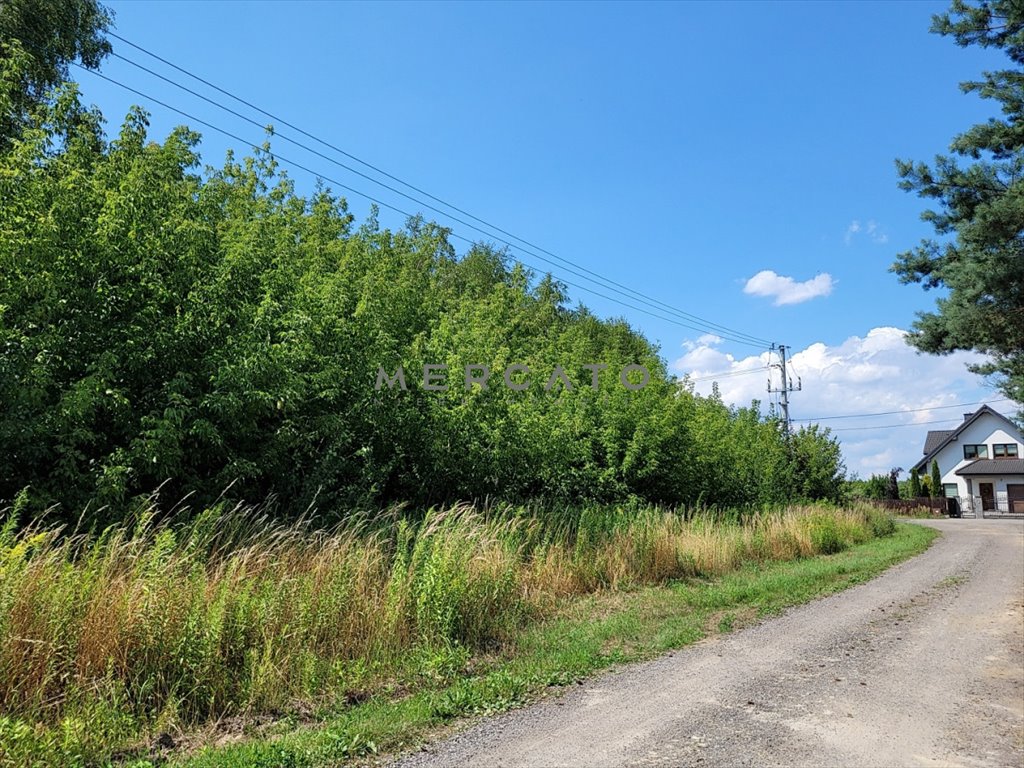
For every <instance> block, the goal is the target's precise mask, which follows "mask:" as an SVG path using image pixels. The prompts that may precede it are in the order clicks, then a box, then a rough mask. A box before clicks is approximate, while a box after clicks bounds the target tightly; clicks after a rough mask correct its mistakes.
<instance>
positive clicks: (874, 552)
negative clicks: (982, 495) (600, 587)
mask: <svg viewBox="0 0 1024 768" xmlns="http://www.w3.org/2000/svg"><path fill="white" fill-rule="evenodd" d="M937 535H938V532H937V531H934V530H932V529H928V528H924V527H921V526H914V525H899V526H898V527H897V529H896V531H895V533H894V534H893V535H892V536H889V537H885V538H879V539H874V540H872V541H869V542H867V543H864V544H861V545H858V546H856V547H854V548H852V549H849V550H847V551H844V552H842V553H839V554H833V555H828V556H823V557H820V558H814V559H804V560H797V561H792V562H774V563H768V564H763V565H759V564H750V565H747V566H744V567H742V568H741V569H739V570H738V571H736V572H734V573H730V574H728V575H725V576H722V577H719V578H715V579H711V580H708V581H706V582H699V583H675V584H669V585H666V586H656V587H644V588H641V589H637V590H635V591H630V592H627V593H609V592H603V593H599V594H596V595H593V596H589V597H586V598H583V599H581V600H577V601H573V602H572V603H571V604H570V605H569V606H567V607H566V608H565V609H564V610H563V611H561V612H559V615H558V616H556V617H553V618H551V619H549V620H547V621H544V622H541V623H539V624H538V625H536V626H534V627H531V628H530V629H528V630H527V631H525V632H524V633H523V635H522V636H521V638H519V640H518V642H517V643H516V645H515V649H514V651H513V652H510V653H509V655H508V656H507V657H506V658H504V659H502V660H501V661H499V662H496V663H495V664H493V666H492V667H491V668H490V669H488V670H486V671H481V672H479V673H477V674H471V675H456V676H455V677H454V678H453V679H450V680H445V681H439V682H438V684H437V685H435V686H433V687H431V688H429V689H428V690H422V691H419V692H417V693H416V694H415V695H412V696H409V697H405V698H402V699H399V700H388V699H387V698H384V697H381V698H379V699H375V700H373V701H370V702H366V703H364V704H361V705H358V706H356V707H353V708H351V709H350V710H348V711H347V712H345V713H342V714H340V715H338V716H335V717H331V718H327V719H326V720H325V721H324V722H322V723H319V724H317V727H315V728H306V729H296V730H294V731H292V732H290V733H285V734H283V735H281V736H280V737H278V738H276V739H274V740H273V741H269V740H256V741H248V742H245V743H240V744H236V745H231V746H228V747H223V748H219V749H210V748H208V749H205V750H202V751H201V752H200V753H199V754H197V755H195V756H193V757H191V758H188V759H185V760H182V761H180V763H179V765H182V766H189V768H234V767H235V766H238V768H241V766H255V767H256V768H259V767H261V766H265V767H266V768H271V766H278V765H285V766H297V767H303V766H309V767H310V768H313V767H314V766H322V765H334V764H338V763H340V762H344V761H345V760H348V759H352V758H353V757H359V756H365V755H368V754H370V753H376V752H378V751H397V750H401V749H404V748H409V747H413V746H415V745H416V744H418V743H420V742H421V741H422V740H423V739H424V738H426V737H427V736H428V735H430V734H431V733H432V732H435V731H436V730H437V729H438V728H439V727H442V726H443V725H444V724H445V723H448V722H450V721H451V720H453V719H455V718H459V717H464V716H467V715H478V714H489V713H493V712H498V711H501V710H504V709H508V708H511V707H515V706H518V705H521V704H525V703H527V702H528V701H529V700H531V699H536V698H538V697H541V696H545V695H548V693H549V691H550V689H551V687H552V686H556V687H561V686H566V685H571V684H573V683H575V682H576V681H578V680H580V679H581V678H583V677H585V676H587V675H591V674H593V673H595V672H599V671H601V670H603V669H607V668H609V667H611V666H613V665H616V664H620V663H624V662H630V661H639V660H643V659H649V658H652V657H655V656H657V655H659V654H661V653H664V652H665V651H668V650H671V649H676V648H680V647H682V646H685V645H688V644H690V643H693V642H695V641H697V640H699V639H701V638H703V637H706V636H707V635H709V634H713V633H714V631H715V630H716V629H718V631H727V630H725V629H723V628H722V624H721V621H719V622H718V623H717V625H716V622H715V621H714V619H715V617H717V616H722V617H723V618H724V617H725V616H730V617H733V622H735V621H736V617H745V618H744V621H745V622H748V621H750V620H751V619H752V618H763V617H766V616H770V615H774V614H777V613H778V612H780V611H782V610H783V609H785V608H787V607H789V606H792V605H797V604H800V603H804V602H807V601H808V600H811V599H813V598H816V597H820V596H824V595H827V594H830V593H833V592H837V591H839V590H842V589H845V588H847V587H849V586H852V585H854V584H858V583H861V582H864V581H867V580H868V579H870V578H872V577H874V576H876V575H878V574H879V573H881V572H882V571H884V570H885V569H886V568H888V567H890V566H891V565H893V564H895V563H898V562H900V561H902V560H905V559H906V558H908V557H911V556H913V555H915V554H918V553H920V552H921V551H923V550H924V549H926V548H927V547H928V545H929V544H930V543H931V541H932V539H933V538H935V536H937ZM723 611H724V612H725V613H724V614H723ZM735 626H737V625H736V624H735V623H733V624H732V627H735Z"/></svg>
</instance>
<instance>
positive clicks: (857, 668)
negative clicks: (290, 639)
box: [398, 520, 1024, 768]
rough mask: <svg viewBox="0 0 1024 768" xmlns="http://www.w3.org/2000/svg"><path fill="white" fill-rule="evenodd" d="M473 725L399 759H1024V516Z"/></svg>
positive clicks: (426, 764)
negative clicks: (553, 697) (854, 584)
mask: <svg viewBox="0 0 1024 768" xmlns="http://www.w3.org/2000/svg"><path fill="white" fill-rule="evenodd" d="M928 524H930V525H933V526H935V527H937V528H939V529H941V530H942V531H943V532H944V534H945V535H944V536H943V537H942V538H941V539H939V540H937V541H936V542H935V544H934V545H933V546H932V548H931V549H930V550H928V551H927V552H925V553H924V554H922V555H919V556H918V557H916V558H914V559H912V560H910V561H908V562H906V563H904V564H902V565H900V566H897V567H896V568H893V569H892V570H890V571H888V572H886V573H885V574H883V575H882V576H880V577H879V578H877V579H875V580H873V581H871V582H870V583H868V584H864V585H861V586H858V587H855V588H853V589H849V590H847V591H845V592H842V593H839V594H836V595H833V596H831V597H828V598H825V599H823V600H818V601H816V602H813V603H810V604H808V605H804V606H801V607H799V608H796V609H793V610H791V611H789V612H787V613H786V614H785V615H784V616H781V617H779V618H777V619H772V620H769V621H766V622H764V623H762V624H760V625H758V626H755V627H751V628H749V629H745V630H741V631H738V632H736V633H735V634H731V635H725V636H720V637H718V638H716V639H712V640H708V641H705V642H702V643H699V644H697V645H694V646H691V647H690V648H688V649H685V650H682V651H679V652H676V653H675V654H673V655H668V656H664V657H662V658H660V659H658V660H656V661H653V662H649V663H646V664H638V665H634V666H630V667H627V668H625V669H623V670H621V671H619V672H616V673H613V674H608V675H605V676H602V677H597V678H594V679H593V680H590V681H588V683H587V684H586V685H584V686H582V687H580V688H577V689H575V690H572V691H570V692H569V693H567V694H566V695H565V696H562V697H560V698H558V699H556V700H546V701H544V702H542V703H540V704H537V705H534V706H532V707H529V708H526V709H523V710H519V711H516V712H510V713H507V714H505V715H501V716H499V717H495V718H491V719H489V720H486V721H483V722H481V723H478V724H477V725H475V726H473V727H471V728H469V729H467V730H466V731H465V732H463V733H461V734H458V735H456V736H454V737H452V738H450V739H448V740H446V741H444V742H441V743H438V744H435V745H432V746H430V747H429V748H428V751H426V752H421V753H418V754H414V755H412V756H410V757H407V758H405V759H404V760H402V761H401V762H400V763H399V764H398V765H400V766H402V767H403V768H432V767H434V766H684V765H685V766H746V765H750V766H768V765H773V766H844V768H845V767H847V766H879V767H880V768H881V767H884V768H890V767H891V766H937V765H943V766H1012V767H1013V768H1021V766H1024V525H1022V523H1021V521H1018V520H978V521H972V520H943V521H939V522H934V523H928Z"/></svg>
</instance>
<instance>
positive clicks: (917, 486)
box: [908, 467, 923, 499]
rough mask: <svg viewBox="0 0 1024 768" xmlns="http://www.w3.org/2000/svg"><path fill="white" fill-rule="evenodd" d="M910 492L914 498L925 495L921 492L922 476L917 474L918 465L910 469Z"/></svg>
mask: <svg viewBox="0 0 1024 768" xmlns="http://www.w3.org/2000/svg"><path fill="white" fill-rule="evenodd" d="M908 492H909V495H910V498H912V499H917V498H920V497H921V496H922V495H923V494H922V492H921V477H920V475H918V474H917V467H914V468H913V469H911V470H910V488H909V489H908Z"/></svg>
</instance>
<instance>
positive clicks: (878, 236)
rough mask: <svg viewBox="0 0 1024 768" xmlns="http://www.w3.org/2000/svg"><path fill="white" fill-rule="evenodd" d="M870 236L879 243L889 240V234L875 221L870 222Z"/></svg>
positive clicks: (874, 241) (872, 240)
mask: <svg viewBox="0 0 1024 768" xmlns="http://www.w3.org/2000/svg"><path fill="white" fill-rule="evenodd" d="M868 237H870V238H871V242H873V243H878V244H879V245H883V244H885V243H888V242H889V236H888V235H887V234H885V233H884V232H883V231H882V230H881V229H879V227H878V225H877V224H876V223H875V222H873V221H869V222H868Z"/></svg>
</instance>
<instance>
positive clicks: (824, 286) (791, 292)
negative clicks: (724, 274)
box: [743, 269, 836, 307]
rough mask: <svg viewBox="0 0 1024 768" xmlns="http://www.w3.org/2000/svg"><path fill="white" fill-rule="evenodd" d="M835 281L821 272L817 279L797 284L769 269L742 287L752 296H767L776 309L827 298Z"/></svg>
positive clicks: (791, 279)
mask: <svg viewBox="0 0 1024 768" xmlns="http://www.w3.org/2000/svg"><path fill="white" fill-rule="evenodd" d="M835 284H836V283H835V280H833V279H832V275H830V274H829V273H828V272H822V273H821V274H820V275H818V276H817V277H812V278H811V279H810V280H804V281H803V282H802V283H798V282H797V281H796V280H794V279H793V278H792V277H786V276H784V275H778V274H776V273H775V272H773V271H772V270H770V269H763V270H761V271H760V272H758V273H757V274H756V275H754V276H753V277H752V278H750V279H749V280H747V284H746V285H744V286H743V292H744V293H748V294H750V295H752V296H769V297H772V298H774V299H775V301H774V302H773V303H774V304H775V306H776V307H781V306H783V305H784V304H799V303H801V302H804V301H810V300H811V299H815V298H817V297H818V296H828V295H829V294H830V293H832V288H833V286H835Z"/></svg>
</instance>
